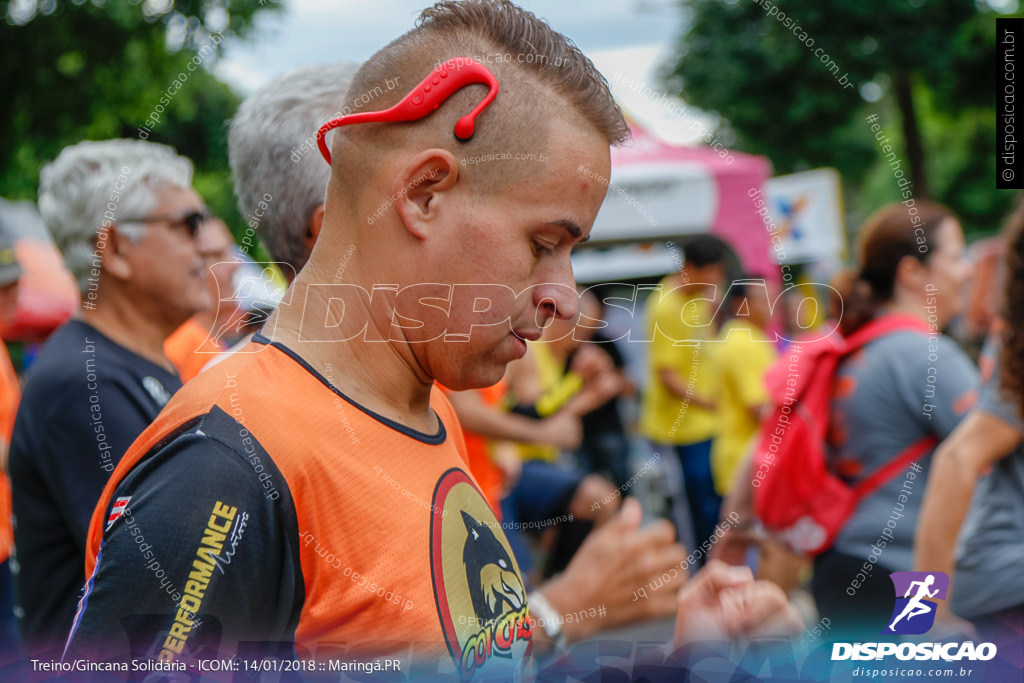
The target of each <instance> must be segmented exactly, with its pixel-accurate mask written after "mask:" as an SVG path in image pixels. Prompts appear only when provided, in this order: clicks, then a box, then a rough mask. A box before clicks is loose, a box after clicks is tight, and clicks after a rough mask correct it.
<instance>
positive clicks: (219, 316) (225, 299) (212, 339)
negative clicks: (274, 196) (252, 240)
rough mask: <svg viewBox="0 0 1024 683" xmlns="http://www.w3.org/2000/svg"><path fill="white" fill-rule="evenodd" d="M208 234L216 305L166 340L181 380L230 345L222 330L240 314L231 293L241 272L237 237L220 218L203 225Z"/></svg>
mask: <svg viewBox="0 0 1024 683" xmlns="http://www.w3.org/2000/svg"><path fill="white" fill-rule="evenodd" d="M204 229H205V230H206V231H207V232H208V233H209V234H208V235H207V240H208V242H209V243H210V246H209V250H208V252H207V253H206V254H205V256H206V267H207V269H208V274H207V278H206V286H207V288H208V289H209V290H210V299H211V300H212V301H213V306H211V307H210V308H208V309H206V310H205V311H200V312H199V313H196V314H195V315H194V316H192V317H191V318H189V319H188V321H186V322H185V324H184V325H182V326H181V327H179V328H178V329H177V330H175V331H174V333H173V334H172V335H171V336H170V337H168V338H167V339H166V340H164V353H166V354H167V358H168V360H170V361H171V363H173V364H174V367H175V368H177V369H178V376H179V377H181V381H182V382H187V381H189V380H190V379H192V378H193V377H195V376H196V375H198V374H199V372H200V371H201V370H202V369H203V367H204V366H205V365H206V364H207V363H209V362H210V361H211V360H212V359H213V358H214V356H216V355H217V354H219V353H222V352H223V351H226V350H227V348H228V345H229V344H228V342H229V341H230V340H227V339H224V337H223V335H220V334H217V333H218V332H219V331H221V330H224V329H227V328H228V327H229V326H230V324H231V322H232V319H233V318H237V317H238V306H236V305H235V302H234V300H233V299H232V298H231V294H232V293H233V292H234V284H233V281H234V277H235V273H237V272H238V261H237V259H236V258H235V254H234V247H235V240H234V238H233V237H232V236H231V232H230V231H229V230H228V226H227V225H226V224H225V223H224V221H222V220H221V219H219V218H211V219H210V220H209V221H208V222H207V224H206V227H205V228H204Z"/></svg>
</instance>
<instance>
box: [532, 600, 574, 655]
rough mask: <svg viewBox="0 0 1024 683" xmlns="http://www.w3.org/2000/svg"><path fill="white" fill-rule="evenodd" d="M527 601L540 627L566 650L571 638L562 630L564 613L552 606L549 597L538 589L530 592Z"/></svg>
mask: <svg viewBox="0 0 1024 683" xmlns="http://www.w3.org/2000/svg"><path fill="white" fill-rule="evenodd" d="M526 602H527V605H529V607H530V613H531V614H533V615H534V616H535V617H536V618H537V621H538V622H539V624H540V627H541V628H543V629H544V633H546V634H547V636H548V638H550V639H551V642H552V643H554V644H555V647H557V648H559V649H560V650H564V649H565V646H566V644H567V643H568V642H569V639H568V638H566V637H565V631H564V630H562V615H561V614H559V613H558V610H556V609H555V608H554V607H552V606H551V603H550V602H548V601H547V598H545V597H544V596H543V595H541V594H540V593H538V592H537V591H534V592H532V593H530V594H529V595H528V596H527V598H526Z"/></svg>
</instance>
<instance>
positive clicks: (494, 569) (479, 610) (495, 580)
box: [462, 510, 526, 624]
mask: <svg viewBox="0 0 1024 683" xmlns="http://www.w3.org/2000/svg"><path fill="white" fill-rule="evenodd" d="M462 520H463V522H465V524H466V531H467V532H468V534H469V535H468V536H466V546H465V549H464V550H463V553H462V561H463V562H464V563H465V565H466V581H467V582H468V583H469V595H470V597H471V598H472V599H473V609H474V611H475V612H476V617H477V619H478V620H479V622H478V623H481V624H488V623H490V622H491V621H493V620H494V619H497V618H498V617H500V616H501V615H503V614H505V613H506V612H508V611H510V610H517V609H519V608H520V607H522V606H523V605H524V604H526V597H525V590H524V589H523V582H522V581H520V580H519V575H518V574H516V573H515V570H514V569H513V568H512V559H511V558H510V557H509V555H508V553H507V552H506V551H505V548H503V547H502V546H501V544H500V543H498V539H496V538H495V537H494V532H492V531H491V530H490V528H488V527H487V526H486V525H484V524H481V523H480V522H478V521H477V520H475V519H473V517H472V516H471V515H469V514H468V513H467V512H466V511H465V510H463V511H462ZM506 605H507V606H508V607H507V608H506Z"/></svg>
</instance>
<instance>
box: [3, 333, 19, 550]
mask: <svg viewBox="0 0 1024 683" xmlns="http://www.w3.org/2000/svg"><path fill="white" fill-rule="evenodd" d="M20 402H21V385H20V384H18V375H17V374H16V373H15V372H14V366H13V365H11V356H10V354H8V353H7V345H6V344H4V343H3V342H2V341H0V438H3V440H4V441H5V442H6V444H7V445H8V446H10V443H11V434H12V433H13V432H14V416H15V415H17V413H18V403H20ZM13 543H14V530H13V529H12V528H11V484H10V479H9V478H8V476H7V473H6V472H3V471H0V562H4V561H6V560H7V558H8V557H10V555H11V546H12V545H13Z"/></svg>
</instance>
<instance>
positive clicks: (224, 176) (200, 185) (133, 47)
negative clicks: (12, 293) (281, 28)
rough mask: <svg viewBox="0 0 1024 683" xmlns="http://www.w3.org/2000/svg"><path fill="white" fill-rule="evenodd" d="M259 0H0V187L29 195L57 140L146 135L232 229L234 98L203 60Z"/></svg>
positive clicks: (248, 21)
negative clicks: (170, 152) (185, 161)
mask: <svg viewBox="0 0 1024 683" xmlns="http://www.w3.org/2000/svg"><path fill="white" fill-rule="evenodd" d="M267 10H270V11H279V10H280V2H279V0H261V1H260V2H256V1H254V0H145V1H144V2H140V1H138V0H135V1H129V0H27V1H26V0H10V1H9V0H0V92H3V93H4V98H5V100H6V102H5V103H4V106H3V107H2V108H0V130H3V131H4V134H3V135H2V136H0V196H5V197H10V198H25V199H34V198H35V195H36V190H37V187H38V180H39V171H40V169H41V168H42V166H43V165H45V164H46V163H47V162H48V161H50V160H52V159H53V158H54V157H56V155H57V154H58V153H59V152H60V150H61V149H62V148H63V147H65V146H67V145H69V144H73V143H75V142H79V141H80V140H83V139H94V140H99V139H105V138H113V137H143V138H145V137H146V136H147V134H148V139H149V140H150V141H154V142H163V143H166V144H169V145H172V146H174V147H175V148H177V149H178V151H179V152H180V153H182V154H184V155H185V156H188V157H189V158H191V159H192V161H193V162H194V163H195V166H196V181H195V184H196V188H197V189H198V190H199V191H200V193H201V194H202V195H203V197H204V199H205V200H206V201H207V202H208V203H209V204H210V206H211V207H212V208H213V209H214V211H216V212H217V213H218V214H220V215H223V216H224V217H225V218H227V219H228V223H229V225H231V226H232V228H233V229H239V228H240V227H243V226H240V220H239V219H238V217H237V211H236V209H235V204H234V201H233V199H232V196H231V182H230V176H229V170H228V162H227V144H226V128H225V121H226V120H227V119H228V118H230V117H231V116H232V115H233V114H234V112H235V109H236V108H237V106H238V103H239V97H238V96H237V95H236V94H235V93H234V92H233V91H232V90H231V88H230V87H228V86H227V85H226V84H224V83H222V82H220V81H218V80H217V79H216V78H215V77H214V76H213V75H211V73H210V72H209V71H208V70H207V69H208V68H209V67H210V65H211V64H213V63H214V61H215V60H216V59H217V57H218V56H219V54H220V50H221V48H222V47H223V44H224V41H225V40H230V39H232V38H234V37H244V36H245V35H246V34H248V33H249V32H250V31H251V29H252V26H253V18H254V16H255V15H256V14H257V13H258V12H262V11H267ZM190 66H191V67H192V70H191V71H190V70H189V67H190ZM182 75H184V76H185V79H184V81H182V79H181V76H182ZM158 106H159V107H160V108H162V109H163V110H164V111H163V113H159V112H158V111H157V107H158ZM155 111H157V113H158V115H159V117H160V120H159V122H154V123H155V125H153V126H151V129H152V130H151V131H146V130H145V128H144V126H145V124H146V122H147V121H152V120H153V119H152V117H153V114H154V112H155Z"/></svg>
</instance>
